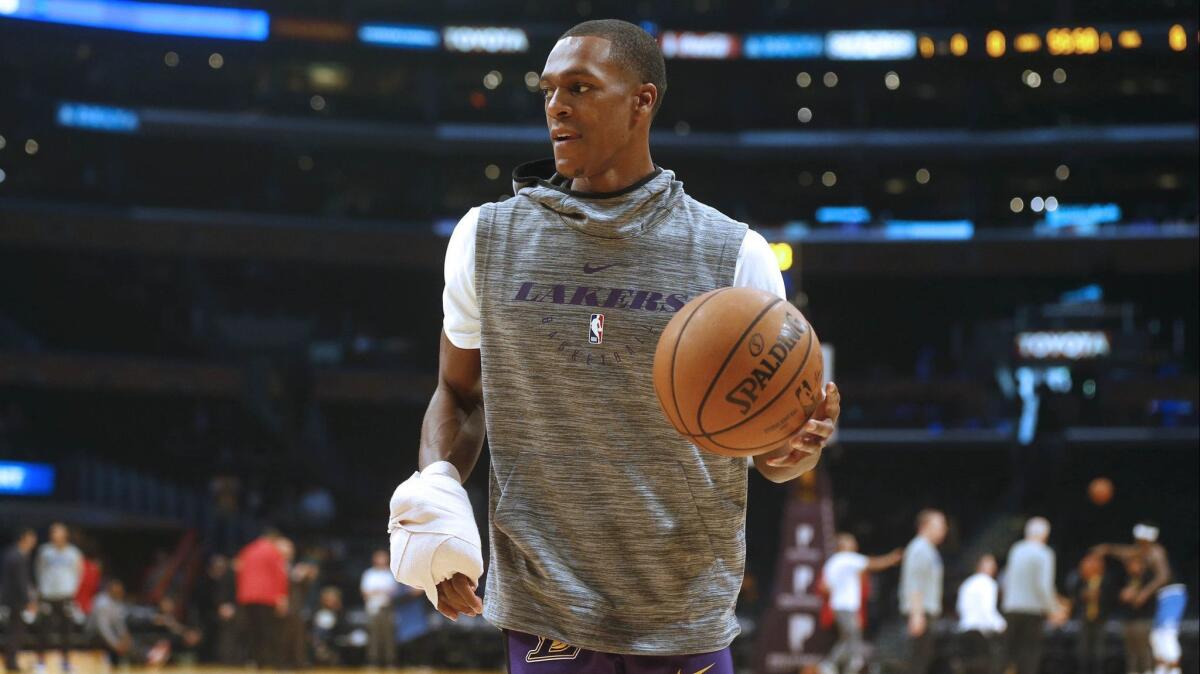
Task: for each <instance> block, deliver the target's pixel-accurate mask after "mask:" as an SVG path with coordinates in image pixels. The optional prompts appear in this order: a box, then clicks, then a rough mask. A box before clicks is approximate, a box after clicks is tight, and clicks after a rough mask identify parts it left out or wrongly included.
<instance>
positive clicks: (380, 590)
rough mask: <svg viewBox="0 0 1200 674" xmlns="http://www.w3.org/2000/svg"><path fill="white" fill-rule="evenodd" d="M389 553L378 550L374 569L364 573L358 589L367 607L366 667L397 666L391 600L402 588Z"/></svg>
mask: <svg viewBox="0 0 1200 674" xmlns="http://www.w3.org/2000/svg"><path fill="white" fill-rule="evenodd" d="M388 560H389V553H388V551H387V550H376V551H375V554H374V555H373V556H372V557H371V568H369V569H367V570H366V571H364V572H363V575H362V582H361V584H360V586H359V589H360V590H361V591H362V596H363V604H365V605H366V608H367V664H369V665H371V666H374V667H393V666H395V664H396V630H395V627H394V626H393V625H392V615H393V614H392V598H393V597H395V596H396V595H397V594H399V590H400V588H401V587H402V586H401V585H400V583H397V582H396V579H395V578H394V577H392V571H391V569H390V568H389V567H388Z"/></svg>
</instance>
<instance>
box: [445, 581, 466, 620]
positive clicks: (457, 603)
mask: <svg viewBox="0 0 1200 674" xmlns="http://www.w3.org/2000/svg"><path fill="white" fill-rule="evenodd" d="M438 596H439V597H441V598H442V600H443V601H444V602H445V604H446V608H448V609H450V610H452V611H454V613H455V615H456V616H457V614H459V613H464V614H468V615H469V614H470V610H469V606H468V604H467V602H465V601H464V600H463V598H462V597H461V596H459V592H458V588H456V587H454V583H453V582H452V581H449V580H444V581H442V582H441V583H438Z"/></svg>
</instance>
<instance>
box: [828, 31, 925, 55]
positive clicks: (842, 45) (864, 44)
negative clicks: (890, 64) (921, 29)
mask: <svg viewBox="0 0 1200 674" xmlns="http://www.w3.org/2000/svg"><path fill="white" fill-rule="evenodd" d="M825 52H826V53H827V54H828V55H829V58H831V59H834V60H839V61H888V60H902V59H911V58H914V57H915V56H916V55H917V36H916V34H915V33H913V32H912V31H909V30H835V31H831V32H829V33H826V34H825Z"/></svg>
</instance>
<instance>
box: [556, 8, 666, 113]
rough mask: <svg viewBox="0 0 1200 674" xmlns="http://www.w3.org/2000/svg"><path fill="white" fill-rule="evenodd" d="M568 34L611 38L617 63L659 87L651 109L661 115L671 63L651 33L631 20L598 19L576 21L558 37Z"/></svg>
mask: <svg viewBox="0 0 1200 674" xmlns="http://www.w3.org/2000/svg"><path fill="white" fill-rule="evenodd" d="M568 37H600V38H604V39H605V40H608V41H609V42H610V43H611V44H612V47H611V48H610V49H609V54H611V55H612V57H613V59H614V60H615V61H616V62H617V63H620V64H621V66H622V67H623V68H625V69H626V70H628V71H629V72H631V73H633V74H634V75H635V76H636V77H637V78H638V79H639V80H640V81H641V82H642V83H643V84H644V83H646V82H649V83H650V84H653V85H654V87H655V88H656V89H658V98H657V99H656V100H655V101H654V108H653V109H652V110H651V111H650V114H651V116H653V115H657V114H658V109H659V108H660V107H662V102H663V97H664V96H665V95H666V93H667V64H666V61H664V60H663V53H662V49H661V48H660V47H659V46H658V41H657V40H655V39H654V37H653V36H651V35H650V33H647V32H646V31H644V30H642V29H641V27H639V26H635V25H634V24H632V23H629V22H628V21H621V20H620V19H596V20H593V21H584V22H583V23H580V24H576V25H575V26H573V27H572V28H571V29H570V30H568V31H567V32H565V33H563V34H562V36H561V37H559V38H558V39H560V40H562V39H564V38H568Z"/></svg>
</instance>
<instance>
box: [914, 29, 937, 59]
mask: <svg viewBox="0 0 1200 674" xmlns="http://www.w3.org/2000/svg"><path fill="white" fill-rule="evenodd" d="M917 51H918V52H919V53H920V54H921V58H927V59H931V58H933V55H934V54H935V53H937V44H936V43H935V42H934V41H933V38H931V37H929V36H928V35H922V36H921V37H919V38H917Z"/></svg>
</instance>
